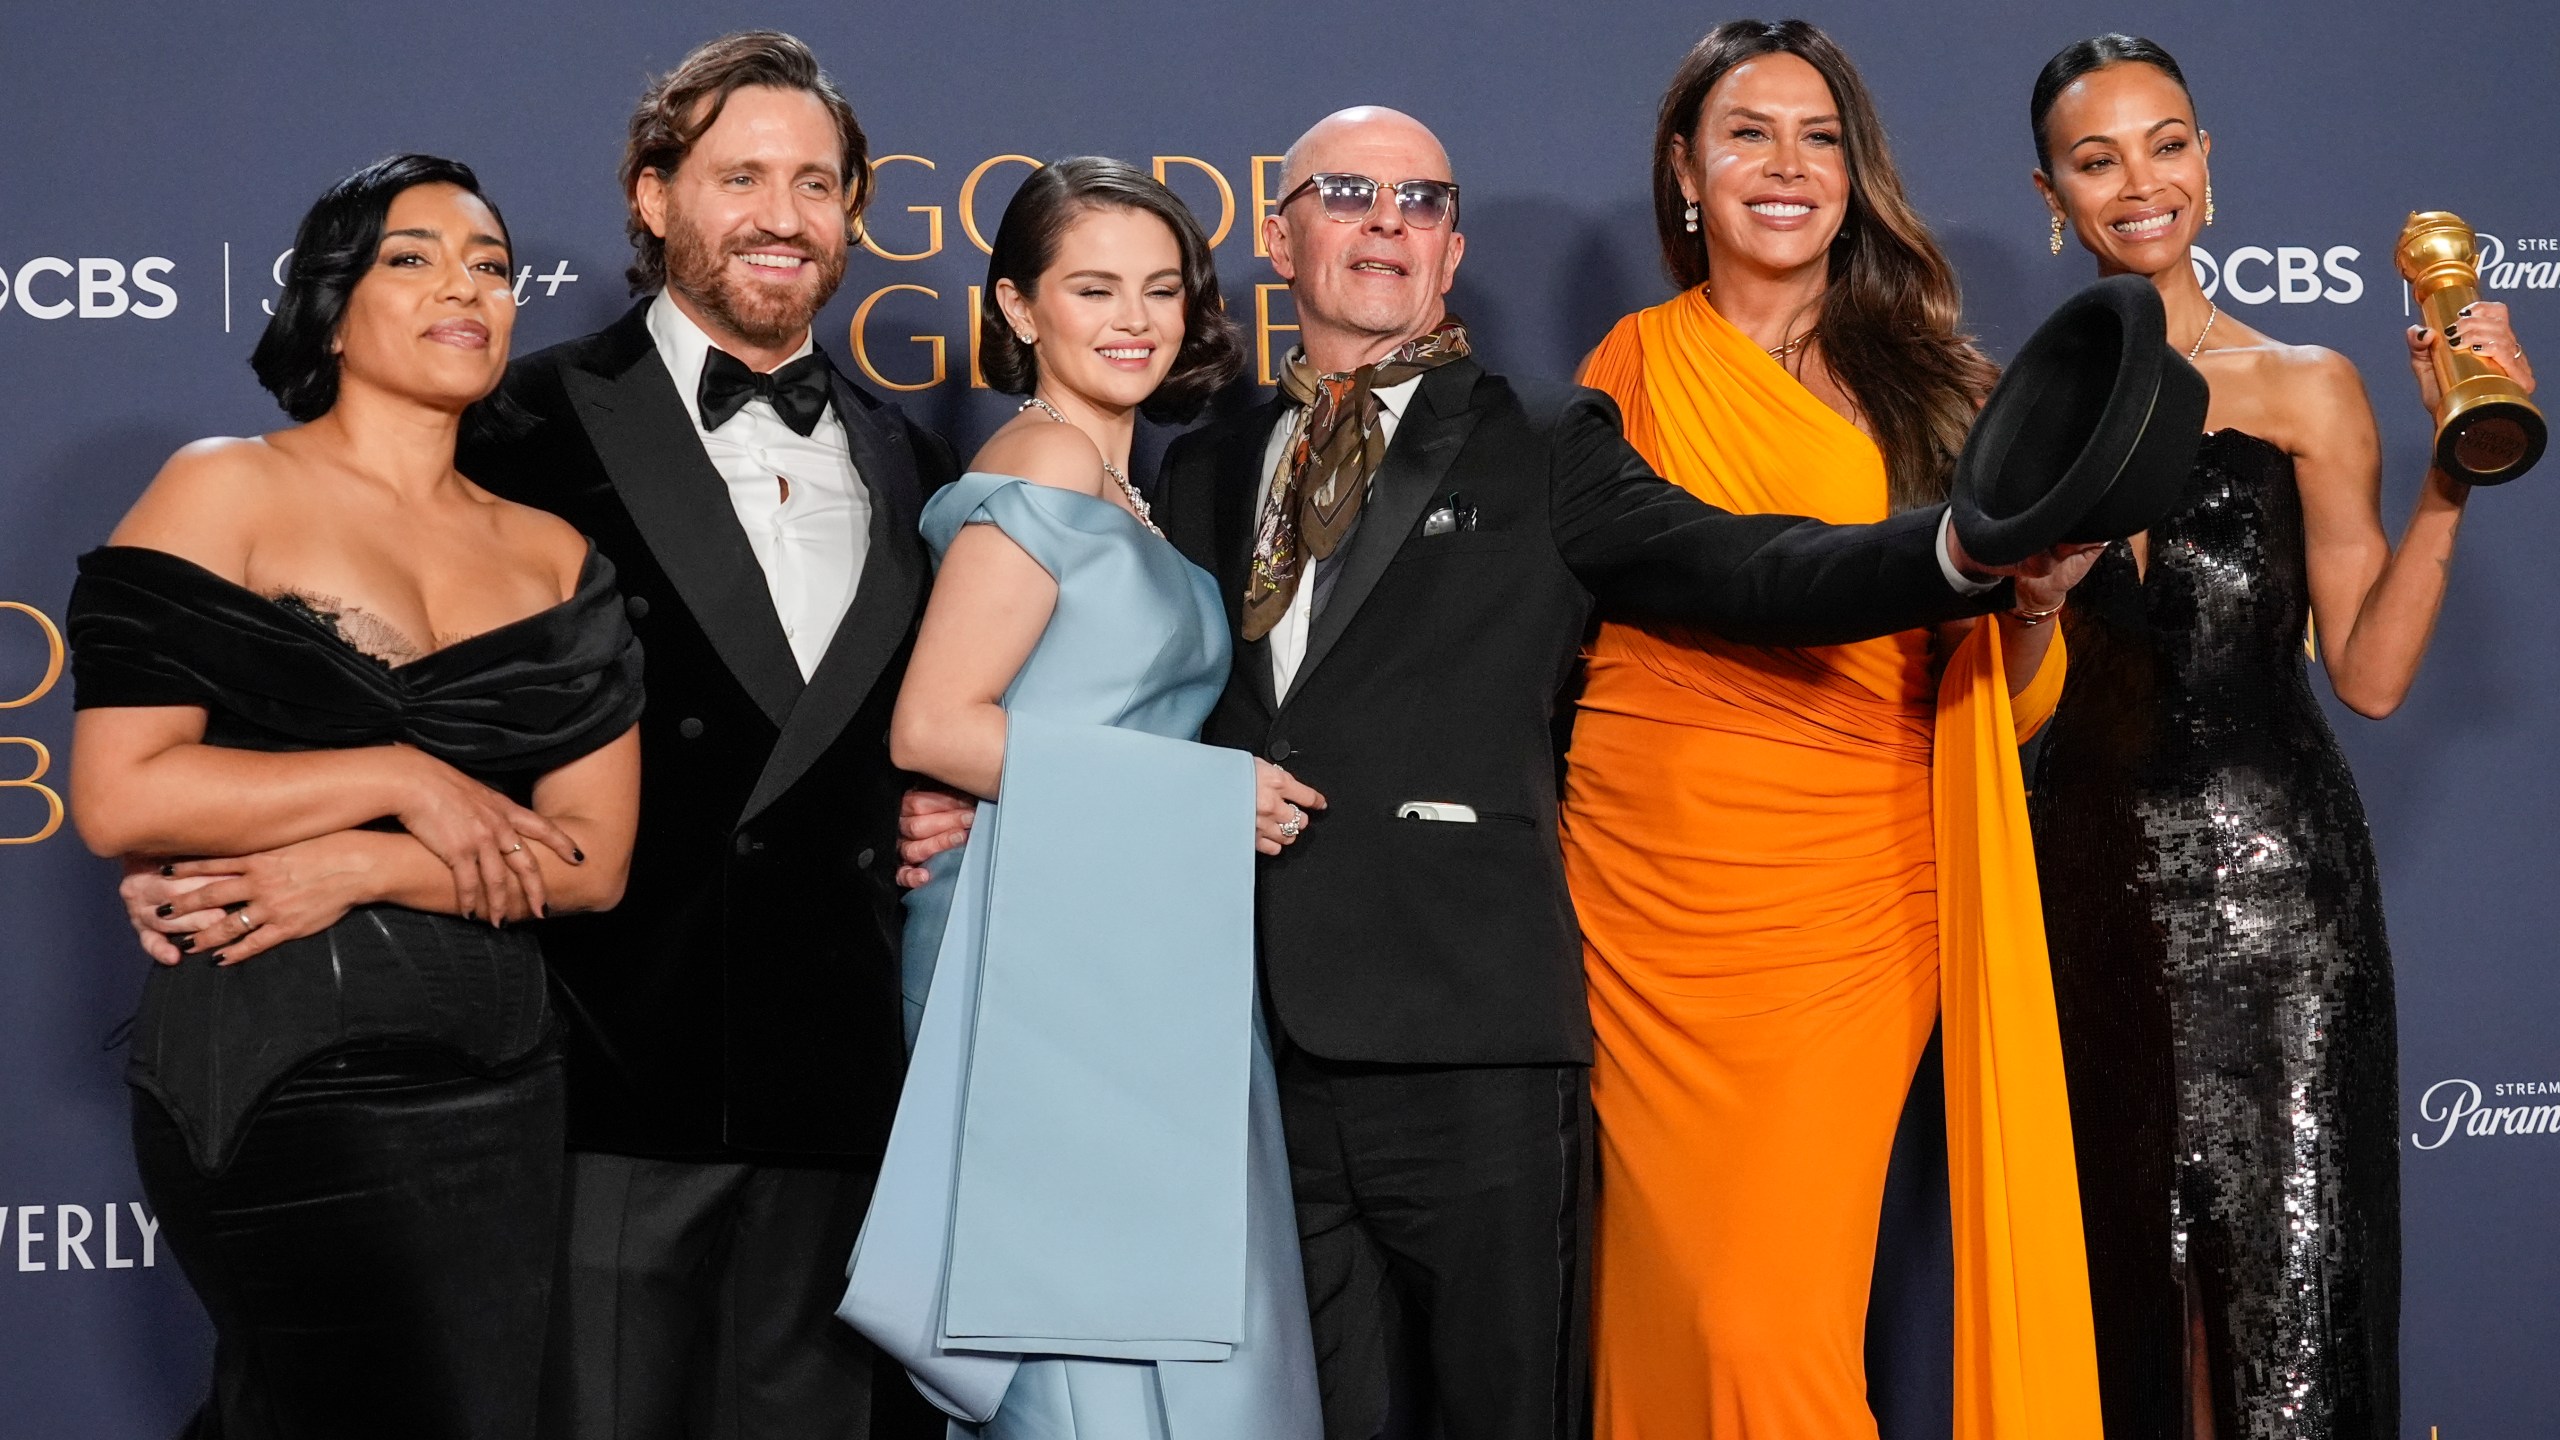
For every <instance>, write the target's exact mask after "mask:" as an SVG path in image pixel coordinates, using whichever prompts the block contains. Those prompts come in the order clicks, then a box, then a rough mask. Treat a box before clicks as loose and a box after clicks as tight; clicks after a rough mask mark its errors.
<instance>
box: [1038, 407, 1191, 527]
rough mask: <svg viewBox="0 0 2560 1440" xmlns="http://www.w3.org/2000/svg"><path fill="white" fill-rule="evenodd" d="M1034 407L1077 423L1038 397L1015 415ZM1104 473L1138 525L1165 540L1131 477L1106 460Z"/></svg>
mask: <svg viewBox="0 0 2560 1440" xmlns="http://www.w3.org/2000/svg"><path fill="white" fill-rule="evenodd" d="M1034 406H1037V407H1039V410H1040V413H1041V414H1043V415H1046V416H1048V417H1049V418H1050V419H1052V420H1055V421H1057V422H1058V423H1059V424H1061V425H1072V424H1074V423H1075V422H1074V421H1072V420H1069V419H1068V418H1067V417H1066V416H1064V415H1061V414H1059V413H1058V407H1057V406H1055V405H1052V404H1050V403H1049V402H1048V401H1046V400H1043V399H1041V398H1040V397H1039V396H1037V395H1034V396H1032V397H1031V398H1030V399H1028V400H1025V401H1023V402H1022V403H1021V404H1020V405H1017V406H1015V407H1014V412H1013V413H1015V414H1017V415H1019V414H1021V413H1022V412H1023V411H1025V410H1029V409H1031V408H1033V407H1034ZM1102 473H1103V474H1105V475H1108V476H1110V477H1111V481H1112V483H1113V484H1115V485H1118V486H1119V487H1120V498H1121V499H1123V500H1126V501H1128V502H1129V510H1130V512H1131V513H1132V514H1134V515H1136V516H1137V517H1138V523H1139V524H1141V525H1144V526H1146V527H1147V529H1148V530H1149V531H1150V532H1152V533H1153V534H1154V535H1155V537H1156V538H1157V539H1159V540H1161V539H1163V538H1164V532H1163V531H1162V530H1158V529H1156V521H1155V515H1154V514H1153V513H1152V511H1151V510H1150V509H1149V508H1148V505H1147V497H1146V496H1144V495H1141V494H1139V493H1138V487H1137V486H1135V485H1132V484H1130V483H1129V477H1128V476H1126V475H1124V474H1122V473H1120V467H1119V466H1117V465H1114V464H1112V463H1111V462H1110V461H1109V460H1107V459H1106V460H1104V461H1103V462H1102Z"/></svg>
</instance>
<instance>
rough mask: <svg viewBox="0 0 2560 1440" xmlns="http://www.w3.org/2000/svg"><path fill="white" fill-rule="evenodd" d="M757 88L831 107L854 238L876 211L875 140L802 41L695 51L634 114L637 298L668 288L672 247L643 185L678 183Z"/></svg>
mask: <svg viewBox="0 0 2560 1440" xmlns="http://www.w3.org/2000/svg"><path fill="white" fill-rule="evenodd" d="M750 85H762V86H766V87H768V88H771V89H775V90H800V91H805V92H807V93H808V94H811V95H814V96H816V97H817V98H818V103H819V104H821V105H823V106H825V107H826V110H827V117H828V118H829V119H831V120H833V121H835V125H836V138H837V139H838V141H840V142H841V145H842V149H843V154H844V166H843V173H842V174H841V175H840V176H838V177H837V178H839V179H840V180H841V181H842V182H843V183H844V223H845V233H846V234H847V236H851V234H852V233H853V228H854V226H855V225H857V224H859V223H860V222H861V219H862V211H863V207H865V206H867V205H869V204H870V203H871V140H870V137H868V136H866V135H864V134H863V133H862V122H861V121H859V120H856V119H855V118H854V117H853V106H852V105H851V104H849V103H848V102H847V101H846V100H845V98H844V92H843V91H841V90H838V89H837V88H836V82H834V81H833V80H830V79H828V78H827V72H826V71H824V70H821V69H819V68H818V57H817V56H816V55H814V54H812V53H810V50H809V47H808V46H807V45H804V44H802V43H801V42H800V40H799V38H798V37H797V36H792V35H785V34H784V33H782V32H781V31H779V30H740V31H738V32H737V33H735V34H731V35H723V36H721V37H720V38H719V39H717V40H709V41H705V42H703V43H702V44H701V45H698V46H696V47H694V51H693V53H692V54H690V55H687V56H685V57H684V58H683V59H682V60H679V61H677V62H676V68H674V69H673V70H670V71H668V72H667V73H666V74H664V75H661V76H659V77H658V78H657V80H655V81H654V82H652V83H651V84H650V86H649V88H648V90H647V91H646V92H645V93H643V94H642V95H641V97H640V103H639V105H638V106H637V107H635V108H634V109H633V110H632V112H631V136H630V139H629V140H628V141H627V142H626V143H625V144H624V146H623V150H622V199H623V203H624V204H625V205H626V206H628V207H629V210H630V214H629V216H628V218H627V219H626V220H625V221H624V223H623V230H624V233H626V234H628V235H629V236H630V237H631V266H630V268H629V269H628V270H626V271H624V272H623V274H624V277H625V278H626V279H628V280H629V281H630V282H631V293H632V294H634V295H638V294H642V293H645V292H647V291H651V290H663V289H665V288H666V284H667V242H666V241H665V240H663V239H661V238H660V237H658V236H657V235H654V234H652V233H650V230H649V225H648V222H647V221H645V220H642V219H641V218H640V177H641V176H642V175H644V174H646V173H648V172H649V171H651V170H655V171H657V172H658V173H659V174H660V175H662V176H668V177H673V176H674V174H675V173H676V169H677V167H678V166H681V165H683V164H684V157H685V156H687V155H689V154H691V153H693V147H694V145H695V144H696V143H697V142H699V141H700V140H701V139H702V136H703V132H705V131H707V130H709V129H710V128H711V127H712V126H714V125H716V124H718V123H719V122H720V112H721V111H723V110H725V109H727V108H728V106H729V97H730V96H732V95H735V94H736V93H738V92H739V91H740V90H743V89H745V88H747V87H748V86H750ZM706 101H707V102H708V103H707V104H706V103H705V102H706Z"/></svg>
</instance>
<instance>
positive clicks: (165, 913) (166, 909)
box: [151, 902, 178, 920]
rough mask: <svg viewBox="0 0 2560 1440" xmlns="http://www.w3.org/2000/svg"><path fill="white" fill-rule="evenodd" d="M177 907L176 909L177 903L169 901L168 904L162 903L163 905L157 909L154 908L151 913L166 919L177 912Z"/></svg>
mask: <svg viewBox="0 0 2560 1440" xmlns="http://www.w3.org/2000/svg"><path fill="white" fill-rule="evenodd" d="M177 909H178V907H177V905H176V904H175V903H174V902H173V903H170V904H167V905H163V906H161V907H160V908H159V909H157V910H154V911H152V912H151V913H152V914H154V915H157V916H159V917H160V918H161V919H163V920H166V919H168V918H169V917H170V916H171V915H173V914H175V913H176V912H177Z"/></svg>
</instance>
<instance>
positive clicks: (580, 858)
mask: <svg viewBox="0 0 2560 1440" xmlns="http://www.w3.org/2000/svg"><path fill="white" fill-rule="evenodd" d="M569 860H570V863H572V864H576V865H584V864H586V863H587V852H586V851H584V850H574V849H573V850H571V851H570V852H569Z"/></svg>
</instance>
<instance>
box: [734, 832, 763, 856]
mask: <svg viewBox="0 0 2560 1440" xmlns="http://www.w3.org/2000/svg"><path fill="white" fill-rule="evenodd" d="M763 848H764V842H763V841H761V840H758V839H756V838H755V837H754V836H752V835H749V834H748V833H747V832H746V831H744V830H741V831H739V832H738V853H739V854H741V855H753V854H755V853H756V852H757V851H759V850H762V849H763Z"/></svg>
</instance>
